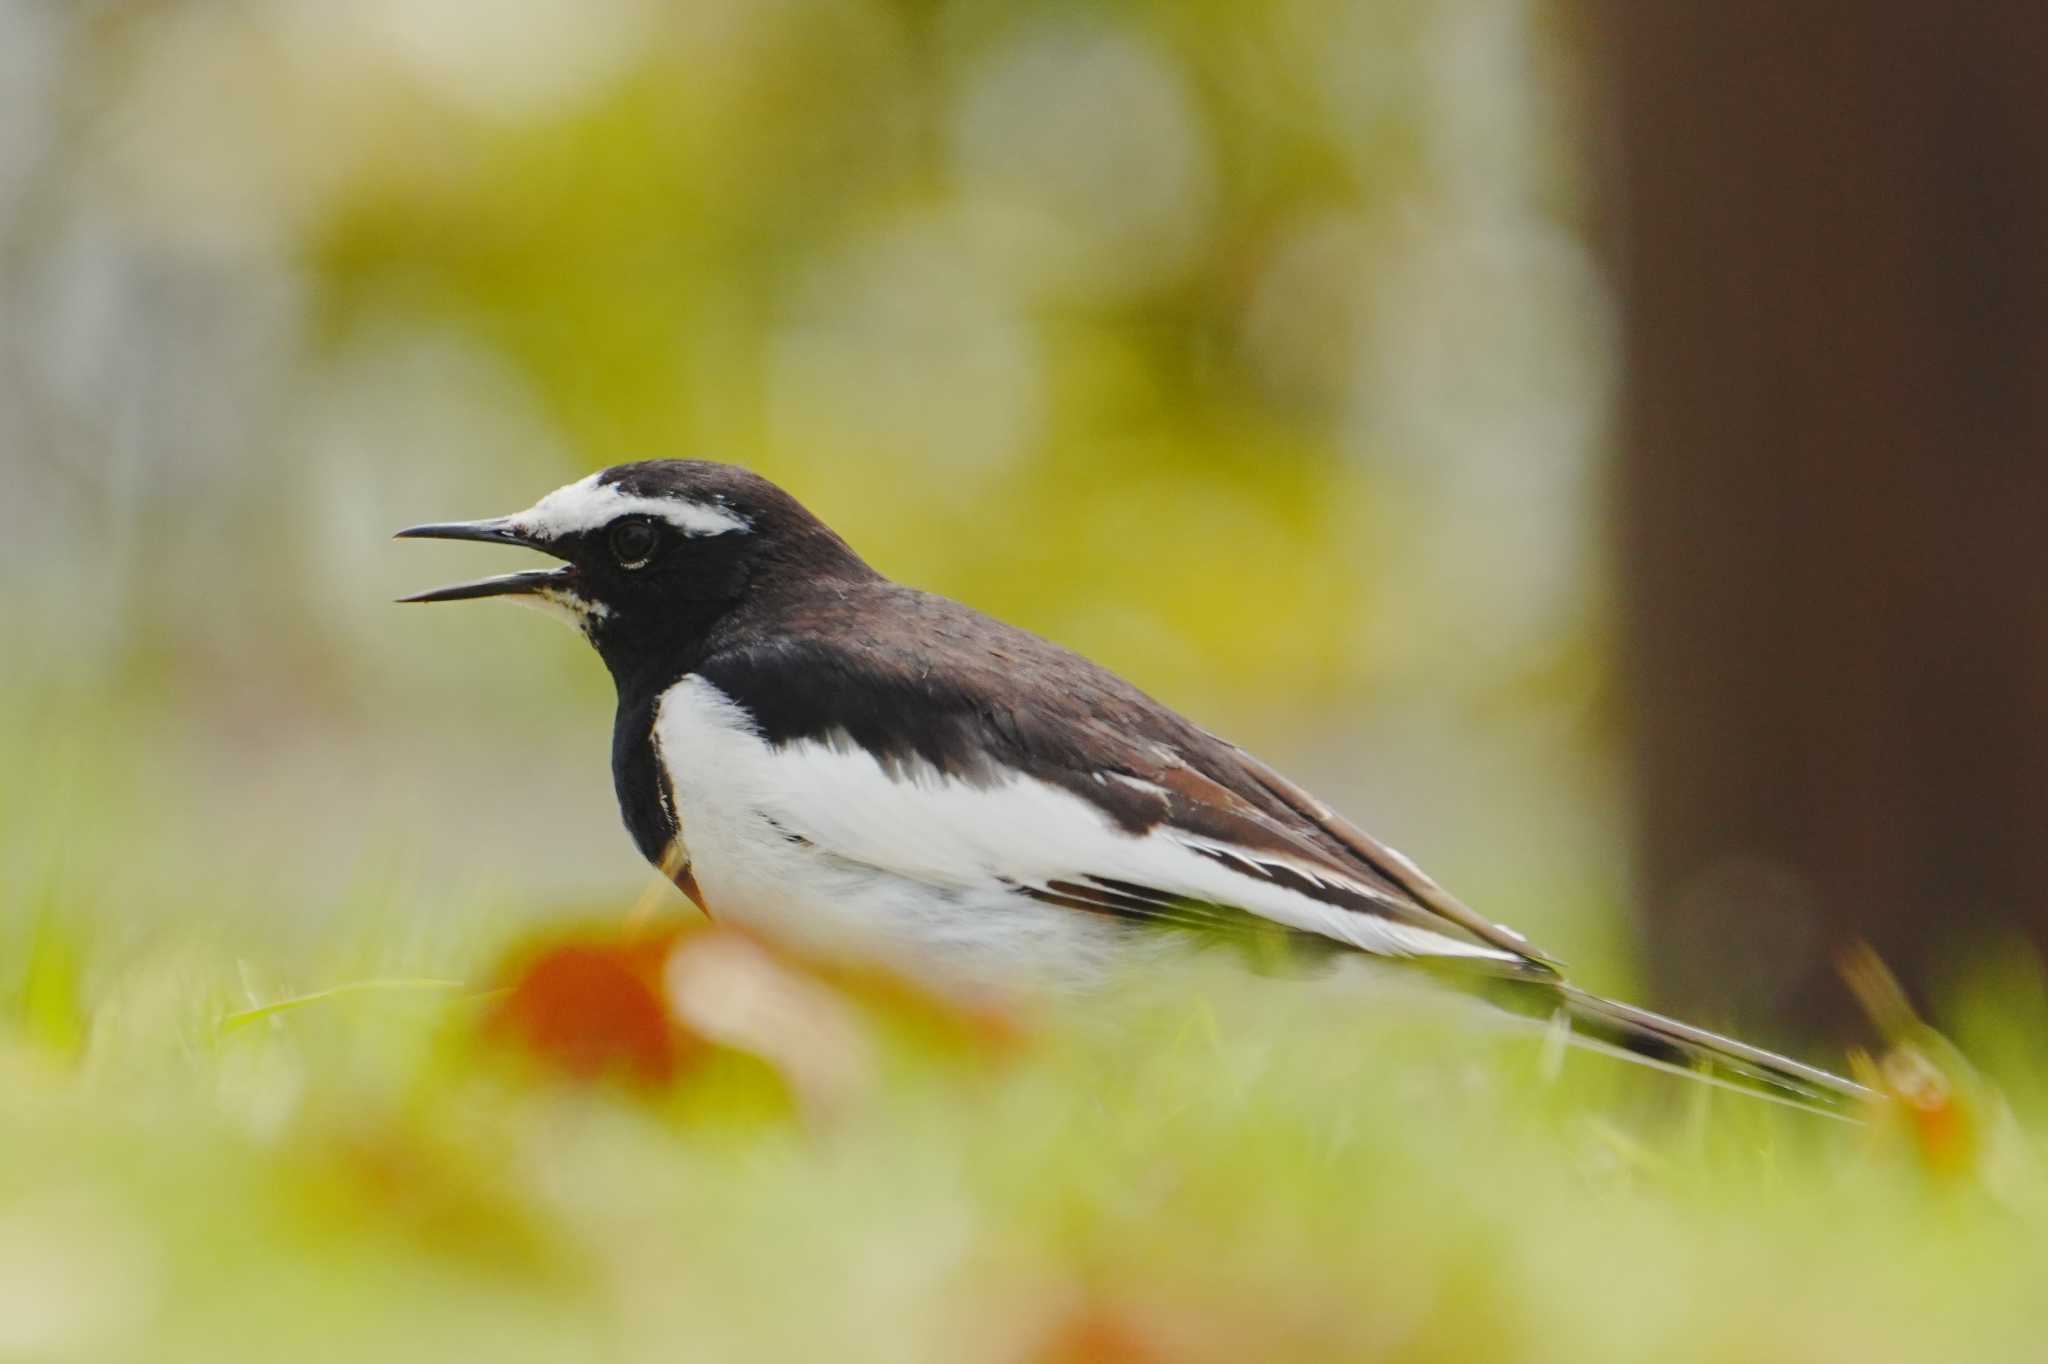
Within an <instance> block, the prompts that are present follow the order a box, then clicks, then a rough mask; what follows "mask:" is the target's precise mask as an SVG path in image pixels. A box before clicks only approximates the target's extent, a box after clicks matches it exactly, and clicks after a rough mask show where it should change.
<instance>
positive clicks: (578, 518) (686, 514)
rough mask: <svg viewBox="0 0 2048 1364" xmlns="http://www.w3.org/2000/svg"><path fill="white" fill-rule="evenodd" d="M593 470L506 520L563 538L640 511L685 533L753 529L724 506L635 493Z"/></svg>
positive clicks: (546, 536) (533, 532)
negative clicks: (636, 495) (632, 493)
mask: <svg viewBox="0 0 2048 1364" xmlns="http://www.w3.org/2000/svg"><path fill="white" fill-rule="evenodd" d="M602 477H603V475H602V474H601V473H600V474H592V475H590V476H589V477H588V478H582V479H578V480H577V481H576V482H574V483H571V484H569V485H568V486H567V487H563V488H557V489H555V490H554V491H553V492H551V493H549V494H548V495H547V496H546V497H543V498H542V499H541V500H540V501H538V502H536V503H534V504H533V505H532V506H531V507H529V508H527V509H526V510H525V511H523V512H519V513H517V514H516V515H514V516H511V517H508V518H507V519H508V520H509V521H511V522H512V524H513V525H515V526H517V527H518V528H519V529H520V530H522V531H524V532H525V533H526V534H528V535H533V536H537V537H539V538H542V539H548V540H553V539H558V538H560V537H561V536H564V535H577V534H580V533H582V532H584V531H590V530H596V529H597V528H598V527H599V526H602V525H605V524H606V523H608V522H610V521H612V520H615V519H616V518H618V517H620V516H625V515H628V514H631V513H638V514H640V515H643V516H652V517H654V518H655V519H657V520H660V521H666V522H667V523H668V524H669V525H671V526H674V527H675V528H676V529H677V530H679V531H681V532H682V533H683V534H685V535H696V536H706V535H727V534H730V533H732V532H734V531H746V530H752V529H753V526H752V524H751V523H750V522H748V521H747V519H746V518H745V517H743V516H740V515H739V514H738V513H736V512H734V511H731V510H729V509H728V508H725V507H719V506H714V505H712V504H710V503H707V502H691V501H687V500H685V499H683V498H675V497H635V496H633V495H631V494H629V493H628V492H626V490H625V489H624V488H621V487H620V486H619V485H618V484H616V483H600V482H598V480H599V479H600V478H602Z"/></svg>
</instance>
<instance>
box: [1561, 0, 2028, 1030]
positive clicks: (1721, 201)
mask: <svg viewBox="0 0 2048 1364" xmlns="http://www.w3.org/2000/svg"><path fill="white" fill-rule="evenodd" d="M1596 15H1597V20H1596V22H1595V24H1594V25H1593V33H1594V36H1595V37H1596V39H1597V41H1598V44H1599V45H1598V48H1597V51H1598V53H1599V55H1600V58H1601V59H1602V60H1604V61H1606V62H1607V63H1608V69H1607V70H1606V71H1605V72H1604V73H1603V77H1604V80H1605V82H1606V86H1607V90H1608V92H1609V94H1610V96H1611V98H1610V99H1609V100H1608V101H1607V103H1606V104H1605V105H1604V107H1602V108H1601V109H1600V110H1599V111H1598V113H1599V117H1600V119H1601V121H1602V126H1603V127H1604V128H1605V129H1606V133H1605V136H1606V137H1607V139H1608V140H1609V142H1610V145H1611V150H1612V152H1613V155H1612V158H1611V161H1610V164H1609V166H1608V169H1609V170H1610V171H1611V175H1610V176H1609V178H1608V198H1607V205H1608V209H1609V214H1610V217H1611V220H1612V222H1613V224H1614V227H1615V233H1616V242H1617V254H1616V261H1617V270H1616V277H1617V280H1618V282H1619V284H1620V287H1621V289H1622V293H1623V295H1624V299H1625V309H1626V315H1627V319H1628V336H1629V341H1628V382H1627V396H1626V400H1625V411H1624V421H1623V434H1624V443H1625V454H1624V460H1623V469H1622V478H1621V488H1620V498H1619V513H1620V534H1621V546H1622V556H1621V573H1622V581H1623V593H1624V602H1625V614H1624V622H1625V626H1626V646H1625V651H1624V657H1625V670H1626V679H1627V685H1628V689H1629V696H1630V700H1631V705H1632V707H1633V711H1634V719H1635V725H1636V736H1637V741H1638V756H1639V762H1638V766H1637V773H1638V778H1639V783H1638V791H1637V796H1638V800H1637V809H1638V810H1639V812H1640V820H1641V824H1640V835H1641V841H1640V847H1641V864H1640V870H1641V876H1640V881H1639V884H1640V887H1641V891H1642V904H1643V906H1644V912H1645V917H1646V921H1647V922H1646V928H1647V932H1648V934H1649V940H1650V944H1651V957H1652V964H1653V971H1654V985H1655V987H1656V988H1657V989H1658V990H1659V991H1660V992H1661V994H1662V996H1663V998H1664V1001H1665V1002H1666V1003H1668V1004H1670V1005H1671V1006H1673V1007H1675V1008H1686V1009H1690V1010H1693V1011H1695V1012H1705V1013H1706V1014H1709V1015H1716V1014H1718V1015H1720V1016H1721V1017H1723V1018H1725V1019H1727V1020H1728V1021H1730V1022H1736V1021H1740V1022H1743V1023H1745V1024H1747V1025H1749V1026H1752V1027H1756V1028H1761V1029H1762V1030H1763V1031H1765V1032H1766V1033H1768V1032H1770V1031H1771V1030H1772V1029H1773V1028H1777V1029H1778V1030H1780V1031H1781V1032H1785V1033H1794V1032H1805V1033H1819V1032H1840V1031H1842V1030H1844V1028H1845V1027H1846V1025H1847V1024H1848V1023H1849V1021H1850V1014H1851V1004H1850V1001H1849V998H1848V996H1847V994H1846V992H1845V991H1844V990H1843V989H1842V987H1841V986H1840V985H1839V984H1838V983H1837V981H1836V980H1835V978H1834V972H1833V963H1832V956H1833V953H1834V952H1835V951H1837V950H1838V949H1839V948H1840V947H1841V946H1842V945H1844V944H1845V943H1847V942H1849V941H1851V940H1853V939H1855V938H1857V937H1859V936H1860V937H1864V938H1867V939H1868V940H1869V941H1870V942H1871V943H1872V944H1874V945H1875V946H1876V947H1877V948H1878V950H1879V952H1880V953H1881V954H1882V955H1883V956H1884V957H1885V959H1886V960H1887V961H1888V962H1889V963H1890V964H1891V965H1892V966H1893V967H1894V968H1895V969H1896V970H1897V971H1898V972H1899V974H1900V975H1901V976H1902V978H1903V979H1904V980H1905V981H1906V983H1907V985H1908V987H1909V988H1911V989H1914V990H1915V992H1916V993H1917V994H1918V996H1919V998H1920V1000H1921V1002H1922V1003H1923V1004H1925V1003H1926V1002H1927V994H1928V987H1929V986H1930V984H1938V983H1939V982H1941V981H1942V980H1943V979H1944V978H1945V977H1944V973H1945V972H1946V971H1947V970H1948V969H1949V967H1950V966H1951V964H1953V963H1955V962H1958V961H1960V960H1964V959H1966V958H1967V957H1968V956H1969V955H1970V954H1972V953H1976V952H1981V951H1983V950H1984V949H1986V948H1987V947H1988V946H1993V945H1999V944H2009V943H2011V942H2012V941H2014V940H2024V941H2028V942H2031V943H2032V944H2033V945H2034V946H2035V947H2036V948H2037V949H2038V948H2039V947H2040V946H2041V945H2042V944H2043V943H2044V942H2048V5H2040V4H2024V3H2011V2H2010V0H1959V3H1955V4H1927V3H1925V2H1924V0H1864V2H1863V3H1835V4H1828V3H1820V4H1805V3H1793V4H1785V3H1782V2H1780V0H1723V2H1722V3H1712V2H1711V0H1689V2H1688V0H1672V2H1670V3H1667V2H1666V0H1647V2H1646V0H1598V4H1597V9H1596Z"/></svg>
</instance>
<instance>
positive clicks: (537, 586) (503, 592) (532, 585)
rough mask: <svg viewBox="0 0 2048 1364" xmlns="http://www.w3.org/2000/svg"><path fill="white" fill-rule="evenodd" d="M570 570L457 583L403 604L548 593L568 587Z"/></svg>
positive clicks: (532, 571) (537, 571)
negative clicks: (550, 589)
mask: <svg viewBox="0 0 2048 1364" xmlns="http://www.w3.org/2000/svg"><path fill="white" fill-rule="evenodd" d="M568 579H569V570H568V569H566V568H535V569H528V570H527V571H526V572H524V573H500V574H499V575H498V576H497V577H495V578H478V579H477V580H476V581H475V582H468V583H456V584H455V585H454V586H453V587H437V588H435V589H434V590H433V591H431V592H415V593H413V594H412V595H411V596H410V597H400V598H399V599H398V600H400V601H402V602H416V601H474V600H475V599H476V598H478V597H516V596H520V595H522V594H534V593H543V592H546V591H547V590H548V589H549V588H551V587H562V586H565V585H567V582H568Z"/></svg>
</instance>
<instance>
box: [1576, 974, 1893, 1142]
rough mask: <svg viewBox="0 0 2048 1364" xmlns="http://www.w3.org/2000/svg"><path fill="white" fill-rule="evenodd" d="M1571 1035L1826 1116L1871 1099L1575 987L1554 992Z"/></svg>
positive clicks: (1826, 1076) (1838, 1080)
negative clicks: (1758, 1091) (1759, 1091)
mask: <svg viewBox="0 0 2048 1364" xmlns="http://www.w3.org/2000/svg"><path fill="white" fill-rule="evenodd" d="M1555 988H1556V990H1557V995H1558V998H1559V1000H1560V1001H1561V1002H1562V1004H1563V1007H1564V1012H1565V1014H1566V1016H1567V1017H1568V1018H1569V1019H1570V1020H1571V1024H1572V1031H1573V1032H1574V1033H1576V1034H1578V1035H1580V1036H1584V1037H1588V1038H1591V1039H1593V1040H1595V1041H1597V1042H1601V1043H1605V1044H1606V1045H1608V1046H1611V1047H1615V1048H1618V1049H1620V1050H1622V1051H1625V1052H1627V1053H1629V1054H1630V1055H1633V1056H1640V1057H1643V1058H1645V1059H1648V1060H1651V1061H1655V1062H1659V1063H1661V1064H1664V1065H1670V1066H1676V1067H1679V1068H1682V1069H1686V1070H1705V1071H1706V1072H1707V1073H1708V1074H1710V1075H1712V1076H1714V1077H1715V1078H1717V1079H1720V1080H1724V1081H1727V1082H1729V1083H1732V1084H1735V1085H1738V1086H1741V1087H1743V1088H1746V1089H1756V1090H1761V1091H1764V1092H1766V1093H1769V1094H1773V1095H1776V1096H1778V1097H1782V1098H1788V1099H1791V1100H1793V1101H1795V1102H1798V1103H1801V1104H1804V1105H1806V1106H1809V1107H1813V1108H1818V1109H1822V1110H1825V1111H1828V1112H1840V1111H1842V1110H1843V1109H1846V1108H1850V1107H1853V1106H1855V1105H1858V1104H1861V1103H1863V1102H1866V1101H1868V1100H1870V1099H1872V1098H1874V1097H1875V1096H1874V1095H1873V1094H1872V1093H1871V1091H1870V1090H1868V1089H1866V1088H1864V1087H1863V1086H1862V1085H1859V1084H1857V1083H1856V1082H1855V1081H1854V1080H1848V1079H1844V1078H1843V1077H1842V1076H1839V1075H1835V1074H1831V1073H1830V1072H1828V1071H1825V1070H1822V1069H1820V1068H1819V1067H1818V1066H1810V1065H1807V1064H1806V1063H1805V1062H1803V1061H1795V1060H1793V1059H1792V1058H1791V1057H1789V1056H1780V1055H1778V1054H1777V1053H1775V1052H1769V1051H1765V1050H1764V1049H1763V1048H1761V1047H1753V1046H1751V1045H1749V1044H1748V1043H1747V1042H1738V1041H1736V1040H1735V1039H1734V1038H1732V1037H1723V1036H1721V1035H1720V1034H1719V1033H1712V1032H1708V1031H1707V1030H1706V1029H1704V1028H1695V1027H1694V1026H1692V1025H1691V1024H1690V1023H1681V1022H1679V1021H1678V1020H1677V1019H1675V1018H1666V1017H1665V1016H1664V1015H1662V1014H1657V1013H1652V1012H1650V1011H1649V1010H1648V1009H1639V1008H1637V1007H1635V1006H1634V1005H1633V1004H1622V1003H1619V1002H1618V1001H1615V1000H1612V999H1603V998H1601V997H1600V996H1599V995H1595V994H1589V993H1587V992H1586V991H1584V990H1581V989H1579V988H1578V987H1577V986H1575V985H1565V984H1559V985H1557V986H1556V987H1555Z"/></svg>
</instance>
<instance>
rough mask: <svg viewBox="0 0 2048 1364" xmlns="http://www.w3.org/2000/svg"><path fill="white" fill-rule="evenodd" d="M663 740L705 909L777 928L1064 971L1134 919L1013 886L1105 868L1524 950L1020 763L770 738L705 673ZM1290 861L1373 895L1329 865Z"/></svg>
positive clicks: (1464, 951) (1327, 916) (1365, 937)
mask: <svg viewBox="0 0 2048 1364" xmlns="http://www.w3.org/2000/svg"><path fill="white" fill-rule="evenodd" d="M654 738H655V743H656V751H657V753H658V755H659V757H660V760H661V762H662V764H663V767H664V769H665V770H666V772H667V775H668V777H669V782H670V785H671V787H672V789H673V790H674V793H675V804H676V810H675V813H676V815H677V816H678V817H679V819H680V821H681V824H682V826H683V827H684V828H686V829H688V830H689V831H690V833H689V856H690V861H691V865H692V868H693V870H694V871H695V874H696V877H697V884H698V885H699V886H700V887H701V888H702V890H703V892H704V896H705V901H706V903H707V904H708V905H709V906H710V909H711V912H712V913H713V914H714V915H719V916H724V917H731V918H734V919H737V920H740V921H743V922H745V921H753V922H756V923H758V924H759V925H760V926H761V927H762V928H763V929H765V930H768V931H771V932H778V933H784V934H795V935H799V936H802V937H805V938H810V939H823V940H825V941H827V942H840V941H847V940H852V939H862V938H865V939H868V940H870V941H880V942H881V943H882V945H883V947H884V950H885V951H888V950H900V951H901V952H902V953H906V954H922V955H924V956H927V957H938V958H943V959H944V960H945V962H946V964H947V965H948V966H949V967H952V968H954V969H955V970H956V972H958V971H962V970H964V972H965V973H966V974H968V975H971V976H974V977H979V978H986V979H991V980H995V979H1001V978H1003V977H1005V976H1017V975H1031V974H1037V975H1045V974H1053V975H1056V976H1064V975H1068V974H1071V973H1073V972H1075V971H1083V972H1085V971H1087V970H1088V969H1089V968H1091V967H1100V966H1104V965H1110V964H1113V963H1112V962H1111V961H1110V960H1109V959H1110V958H1113V956H1114V955H1115V953H1116V951H1117V945H1118V944H1119V943H1124V942H1127V941H1128V940H1129V935H1128V934H1125V933H1121V932H1119V931H1118V930H1117V928H1116V927H1115V926H1114V925H1113V924H1110V923H1108V922H1106V921H1105V920H1104V919H1103V918H1102V917H1101V916H1098V915H1094V914H1090V913H1087V912H1085V911H1082V910H1075V909H1067V908H1063V907H1060V906H1057V905H1048V904H1044V903H1042V902H1040V901H1038V900H1035V899H1032V898H1030V897H1029V896H1027V895H1025V894H1022V893H1020V891H1021V889H1022V888H1030V887H1044V886H1046V885H1048V884H1049V883H1051V882H1054V881H1067V882H1079V881H1085V880H1087V879H1088V878H1110V879H1113V880H1116V881H1123V882H1129V883H1131V884H1134V885H1141V886H1145V887H1148V888H1151V889H1153V890H1156V891H1158V892H1161V893H1162V894H1164V895H1167V896H1172V897H1184V898H1187V899H1192V900H1200V901H1206V902H1210V903H1215V904H1222V905H1229V906H1232V907H1234V908H1238V909H1242V910H1245V911H1248V912H1250V913H1254V914H1257V915H1260V916H1261V917H1264V918H1266V919H1269V920H1271V921H1273V922H1275V923H1278V924H1283V925H1285V926H1287V927H1290V928H1295V929H1299V930H1302V931H1304V932H1310V933H1316V934H1320V935H1322V936H1325V937H1328V938H1331V939H1334V940H1336V941H1339V942H1343V943H1347V944H1350V945H1351V946H1354V947H1357V948H1360V949H1362V950H1365V951H1368V952H1375V953H1379V954H1382V955H1387V956H1402V957H1412V956H1459V957H1487V958H1500V959H1504V960H1512V959H1513V958H1511V957H1510V956H1509V954H1507V953H1503V952H1498V951H1496V950H1494V949H1492V948H1489V947H1483V946H1480V945H1477V944H1474V943H1472V942H1469V941H1467V940H1465V939H1462V938H1460V937H1456V936H1453V935H1452V934H1449V933H1444V934H1438V933H1435V932H1432V931H1430V930H1429V929H1426V928H1421V927H1417V926H1414V925H1411V924H1404V923H1397V922H1394V921H1392V920H1390V919H1387V918H1384V917H1382V916H1379V915H1376V914H1371V913H1362V912H1359V911H1356V910H1349V909H1345V908H1342V907H1341V906H1338V905H1332V904H1327V903H1325V902H1323V901H1322V900H1319V899H1317V898H1315V897H1314V896H1312V895H1308V894H1304V893H1302V892H1301V891H1299V890H1296V889H1292V888H1290V887H1289V886H1287V885H1284V884H1275V883H1274V881H1272V880H1271V879H1268V878H1265V877H1262V876H1261V875H1259V874H1258V871H1257V868H1258V866H1259V864H1260V863H1273V862H1275V861H1276V859H1275V858H1274V857H1273V856H1271V855H1270V854H1267V853H1260V852H1252V851H1250V850H1247V849H1241V848H1232V847H1228V846H1227V845H1222V844H1219V843H1217V842H1215V841H1214V840H1202V839H1197V838H1195V837H1194V836H1193V835H1189V834H1186V833H1184V832H1182V831H1178V830H1174V829H1171V828H1167V827H1159V828H1154V829H1151V830H1149V831H1147V832H1145V833H1143V834H1136V835H1134V834H1131V833H1128V832H1126V831H1125V830H1123V829H1121V828H1119V827H1118V826H1117V825H1116V824H1115V823H1114V822H1113V821H1112V820H1111V819H1110V818H1109V817H1108V816H1107V815H1105V814H1104V813H1103V812H1102V811H1101V810H1100V809H1099V808H1097V807H1096V806H1094V805H1093V804H1091V803H1089V802H1088V801H1086V800H1084V799H1082V798H1081V797H1079V796H1077V795H1074V794H1072V793H1070V792H1068V791H1066V790H1064V789H1062V788H1060V787H1057V786H1053V785H1050V784H1048V783H1045V782H1041V781H1038V780H1036V779H1034V778H1032V777H1029V776H1027V775H1024V774H1022V773H1007V774H998V776H997V778H996V779H995V780H993V781H986V780H984V781H979V782H975V783H969V782H966V781H960V780H956V779H953V778H950V777H947V776H945V775H943V774H942V773H940V772H938V771H937V770H936V769H933V768H931V767H928V766H922V767H920V766H913V767H910V768H908V769H906V768H905V767H904V766H903V765H902V764H901V763H895V764H892V765H891V768H889V769H885V768H884V766H883V764H881V763H880V762H878V761H876V759H875V758H874V757H873V755H871V754H869V753H868V752H866V751H865V750H863V749H861V748H860V747H859V746H857V745H854V744H852V743H844V744H834V743H821V742H815V741H798V742H794V743H789V744H784V745H782V746H780V747H777V746H775V745H771V744H769V743H768V742H767V741H766V740H764V739H763V738H762V737H761V735H760V734H759V732H758V731H757V730H756V728H755V726H754V725H753V723H752V722H751V720H750V718H749V717H748V715H747V713H746V712H745V711H744V710H743V709H741V708H740V707H739V706H738V705H736V704H734V702H733V701H732V700H731V699H730V698H729V697H727V696H726V695H725V694H724V693H722V692H720V691H719V690H718V688H716V687H715V686H713V685H712V684H711V683H709V682H707V681H705V680H704V679H702V678H699V677H687V678H684V679H683V680H682V681H681V682H678V683H677V684H676V685H675V686H673V687H671V688H670V689H669V690H668V692H667V693H665V694H664V695H663V697H662V700H661V704H660V706H659V708H658V710H657V712H656V717H655V727H654ZM1286 865H1287V869H1288V870H1289V871H1290V872H1293V873H1298V874H1299V875H1300V876H1303V877H1307V878H1310V879H1313V880H1320V881H1322V882H1324V883H1325V884H1331V885H1336V884H1342V885H1343V886H1344V888H1345V889H1346V890H1348V891H1351V892H1353V893H1356V894H1359V895H1365V896H1368V897H1370V896H1371V895H1372V894H1373V892H1372V891H1371V890H1370V888H1368V887H1366V886H1364V885H1353V884H1351V883H1348V882H1344V883H1340V882H1337V881H1335V880H1333V879H1332V877H1331V874H1330V873H1329V872H1328V871H1327V870H1324V869H1310V868H1308V867H1305V866H1303V867H1297V866H1293V865H1292V864H1286Z"/></svg>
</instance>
